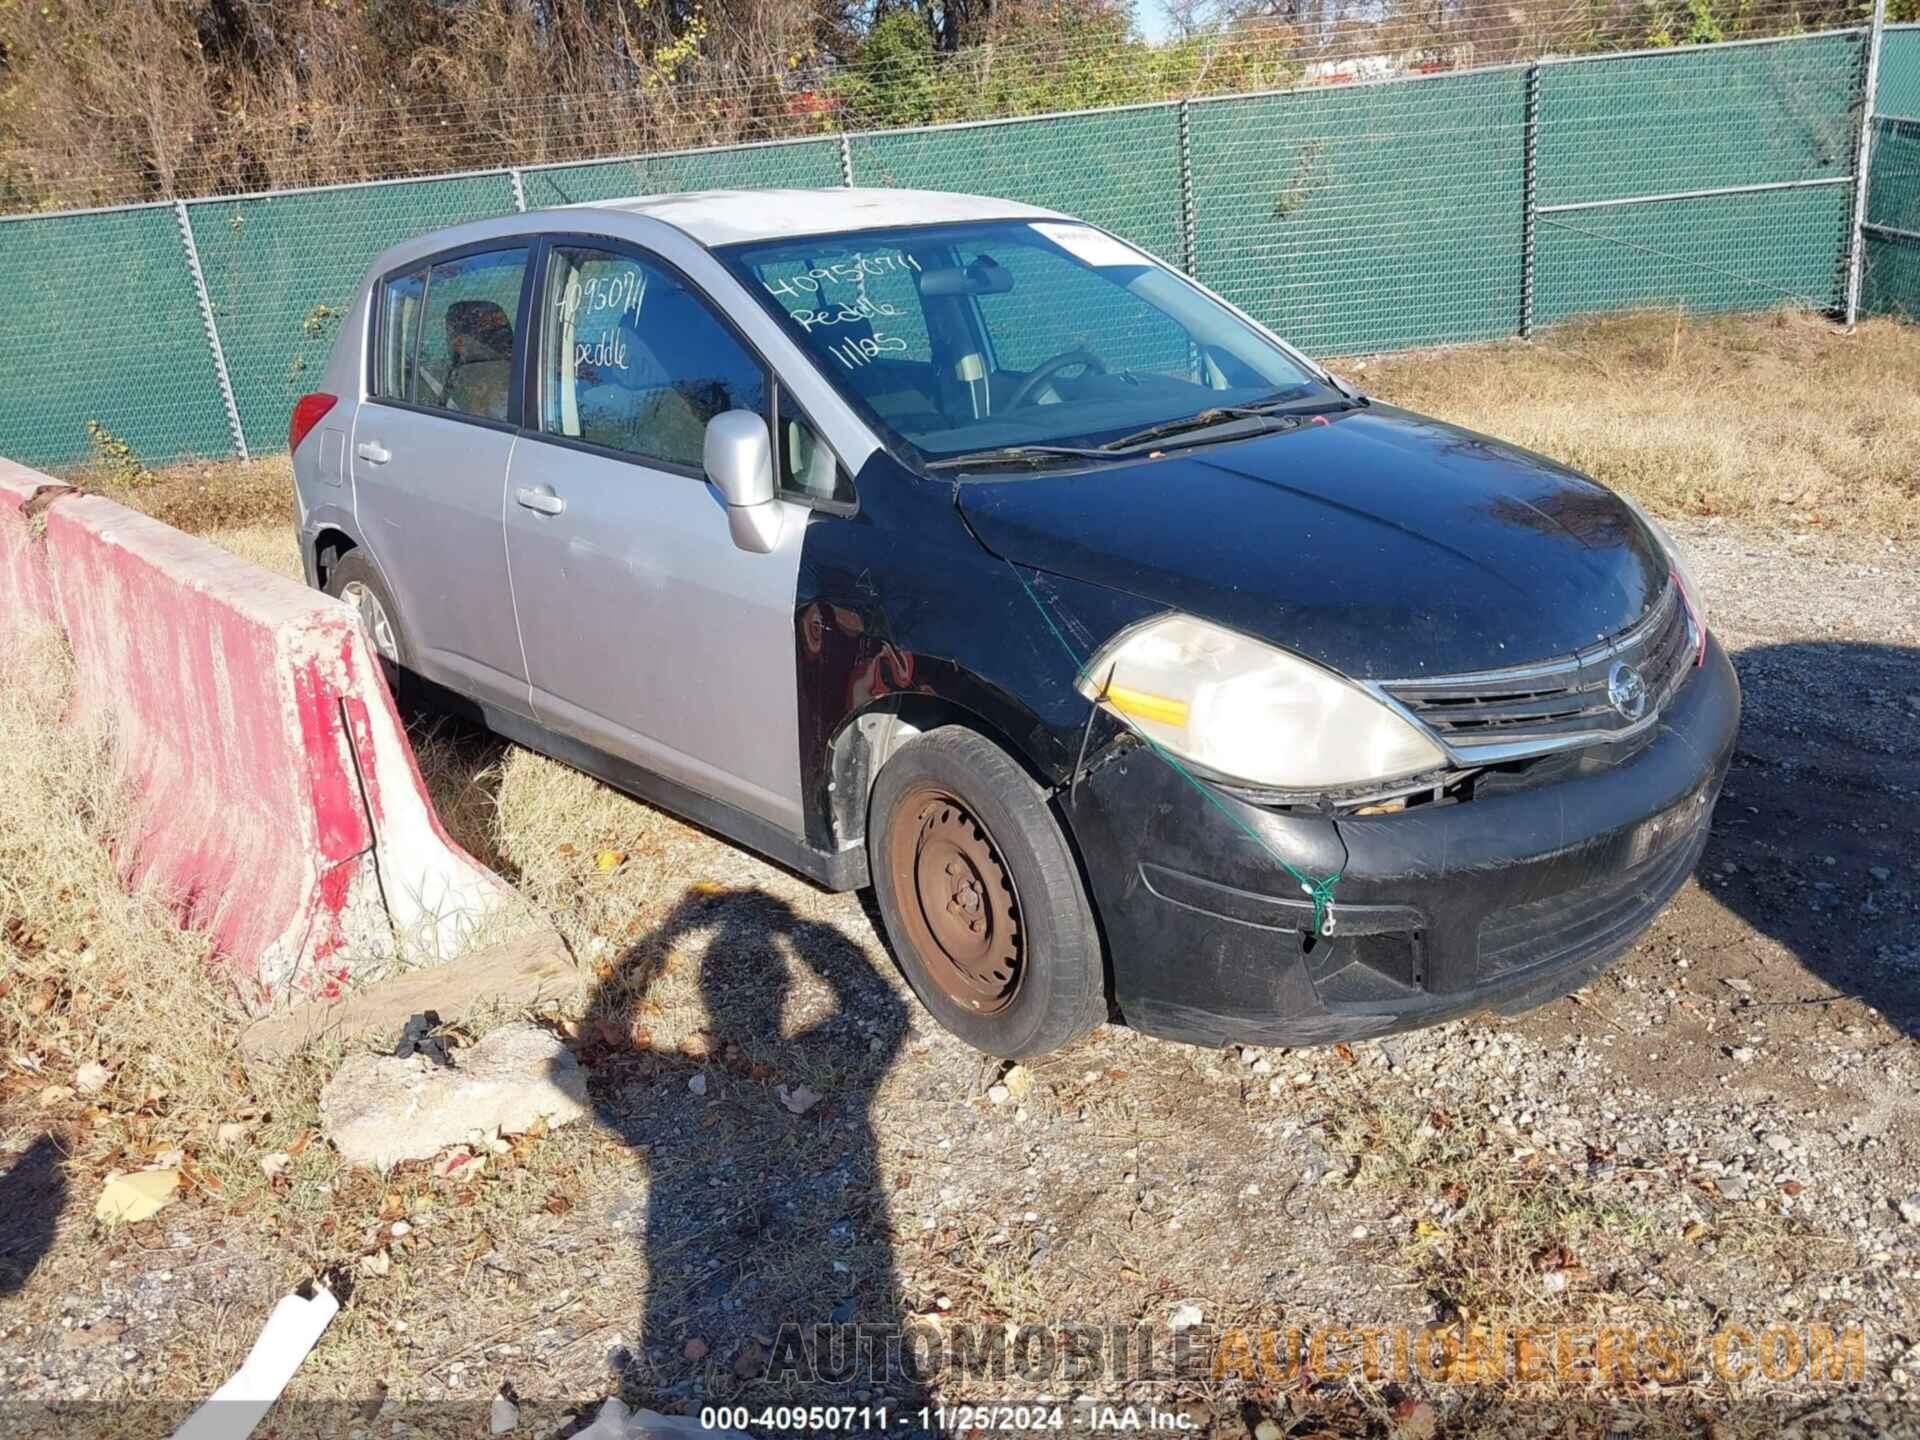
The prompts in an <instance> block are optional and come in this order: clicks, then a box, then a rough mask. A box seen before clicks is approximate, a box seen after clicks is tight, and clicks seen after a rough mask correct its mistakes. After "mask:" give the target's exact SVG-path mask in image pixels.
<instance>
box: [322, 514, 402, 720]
mask: <svg viewBox="0 0 1920 1440" xmlns="http://www.w3.org/2000/svg"><path fill="white" fill-rule="evenodd" d="M327 593H328V594H329V595H331V596H333V597H334V598H336V599H339V600H344V601H346V602H347V604H349V605H351V606H352V607H353V608H354V609H355V610H357V611H359V612H360V623H361V624H363V625H364V626H366V630H367V635H368V638H370V639H371V640H372V641H373V648H374V650H375V652H376V653H378V655H379V656H380V665H381V668H382V669H383V670H384V671H385V672H386V676H387V686H388V688H389V689H391V690H392V691H393V693H394V695H395V696H396V697H397V696H398V695H399V694H400V680H401V672H402V671H403V669H404V668H405V667H406V665H407V663H408V661H407V646H406V639H405V636H404V634H403V632H402V631H401V629H400V612H399V611H398V610H396V609H395V608H394V604H393V597H392V596H390V595H389V594H388V593H387V587H386V585H385V584H384V583H383V582H382V581H381V579H380V572H379V571H377V570H375V569H374V568H373V566H372V564H371V563H370V562H369V561H368V560H367V559H366V557H365V556H363V555H362V554H361V553H360V552H359V551H358V550H349V551H348V552H347V553H346V554H345V555H342V556H341V557H340V559H339V560H338V561H336V562H335V564H334V567H333V569H332V570H331V571H329V572H328V574H327Z"/></svg>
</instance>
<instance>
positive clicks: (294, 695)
mask: <svg viewBox="0 0 1920 1440" xmlns="http://www.w3.org/2000/svg"><path fill="white" fill-rule="evenodd" d="M17 469H18V467H10V472H17ZM24 473H26V474H28V475H31V474H32V472H24ZM35 478H36V479H38V480H39V481H41V482H42V483H44V482H45V477H35ZM9 479H10V475H9V474H0V484H6V483H8V481H9ZM18 488H19V487H18V484H17V483H15V484H14V486H13V489H9V490H7V491H5V492H4V498H3V499H0V507H3V508H5V509H6V510H7V511H8V512H9V516H8V517H0V594H4V595H7V596H9V597H11V596H12V595H15V594H22V595H24V594H29V593H33V592H34V587H35V586H39V587H40V589H39V591H38V592H37V593H39V594H40V595H41V596H42V597H43V598H44V599H46V600H48V601H50V606H49V608H50V609H51V611H52V612H54V613H56V614H57V616H58V618H59V620H60V622H61V623H62V625H63V627H64V629H65V631H66V635H67V639H68V642H69V644H70V645H71V647H72V649H73V655H74V697H73V716H72V718H73V720H74V722H75V723H82V724H85V723H93V722H95V721H105V722H107V723H108V724H110V725H111V727H112V732H113V738H114V752H113V753H114V756H115V763H116V765H117V766H118V767H119V770H120V773H121V776H122V778H123V780H124V781H125V783H126V784H127V786H128V788H129V791H130V794H131V795H132V797H133V801H134V823H133V830H132V833H131V834H129V835H127V836H126V837H124V842H123V843H124V847H125V848H124V852H123V854H122V857H121V858H122V861H123V863H124V866H125V868H126V869H127V871H128V873H129V876H130V878H132V879H135V880H138V881H148V882H152V883H154V884H156V885H157V886H158V887H159V888H160V889H161V890H162V891H163V892H164V893H166V894H167V895H168V896H169V897H171V898H172V899H174V900H175V901H176V903H177V904H178V906H179V908H180V911H181V913H182V914H183V916H184V917H185V919H186V920H187V921H188V923H190V924H193V925H197V926H202V927H204V928H206V929H208V930H209V931H211V932H212V934H213V936H214V939H215V943H216V947H217V950H218V953H219V955H220V956H221V959H222V963H223V964H224V965H225V967H226V969H227V971H228V973H229V974H230V976H231V978H232V980H233V982H234V985H235V987H236V989H237V990H238V991H239V994H240V996H241V999H242V1000H243V1001H244V1002H245V1003H246V1005H247V1007H248V1008H249V1009H250V1010H253V1011H255V1012H259V1011H262V1010H265V1009H267V1008H269V1007H271V1006H272V1005H273V1004H275V1003H276V1002H278V1001H281V1000H290V999H300V998H304V997H323V998H332V997H334V996H336V995H338V994H339V993H340V992H341V991H342V990H343V989H344V988H346V987H347V986H348V985H349V984H357V983H360V982H362V981H365V980H369V979H373V978H377V976H378V975H379V974H381V973H384V972H385V971H387V970H390V969H392V968H394V967H396V966H401V965H407V964H414V963H427V962H431V961H436V960H444V959H447V958H450V957H451V956H452V955H454V954H456V953H458V952H459V951H460V950H461V949H463V948H465V947H466V945H467V944H468V943H469V942H470V941H471V940H472V939H473V938H474V936H475V933H476V931H477V929H478V928H479V927H480V926H482V925H483V924H488V923H490V922H492V921H494V920H495V918H496V917H497V916H498V914H499V912H500V911H501V910H502V909H503V907H505V906H508V905H510V904H511V903H513V902H512V892H511V891H509V890H508V889H507V887H506V886H505V885H504V884H503V883H502V882H501V881H500V880H499V879H498V877H496V876H495V875H493V873H492V872H491V871H489V870H487V869H485V868H484V867H483V866H481V865H480V864H478V863H477V862H476V861H474V860H473V859H472V858H471V857H469V856H468V855H467V854H466V853H465V852H464V851H462V850H461V849H460V848H459V847H458V846H456V845H455V844H454V843H453V842H452V841H451V840H450V839H449V838H448V837H447V835H446V833H445V831H444V830H443V829H442V828H441V826H440V823H439V820H438V818H437V817H436V816H435V815H434V813H433V807H432V804H431V802H430V801H429V800H428V798H427V794H426V790H425V787H424V786H423V785H422V783H421V780H420V775H419V770H418V768H417V766H416V765H415V764H414V758H413V752H412V747H411V746H410V745H409V744H408V743H407V739H406V732H405V730H404V728H403V727H402V725H401V723H400V720H399V716H398V715H397V713H396V712H395V710H394V707H393V701H392V697H391V695H390V694H389V692H388V690H387V686H386V681H385V678H384V677H383V675H382V674H381V672H380V668H379V662H378V659H377V657H376V656H375V654H374V651H373V648H372V646H371V644H370V643H369V642H368V640H367V638H366V635H365V632H364V631H363V630H362V629H361V627H360V622H359V619H358V617H357V615H356V614H355V613H354V612H353V611H352V610H351V609H350V608H348V607H347V606H345V605H343V604H341V603H340V602H339V601H337V600H334V599H331V598H330V597H328V596H325V595H321V594H319V593H317V592H315V591H312V590H308V589H307V588H305V587H304V586H302V585H300V584H298V583H296V582H294V581H292V580H288V579H285V578H283V577H281V576H278V575H274V574H271V573H270V572H268V571H265V570H262V569H260V568H259V567H258V566H255V565H250V564H248V563H247V562H245V561H243V560H241V559H239V558H238V557H236V556H233V555H229V554H228V553H226V552H225V551H223V550H220V549H218V548H217V547H215V546H212V545H209V544H207V543H206V542H204V541H201V540H197V539H195V538H193V537H192V536H189V535H185V534H182V533H181V532H180V531H178V530H175V529H173V528H171V527H170V526H167V525H163V524H161V523H160V522H159V521H157V520H153V519H151V518H149V517H147V516H144V515H140V514H137V513H135V512H133V511H131V510H128V509H126V508H125V507H124V506H120V505H116V504H114V503H113V502H111V501H108V500H106V499H103V498H101V497H99V496H95V495H85V494H78V493H75V494H70V495H67V496H64V497H62V498H60V499H59V500H58V501H56V502H55V503H54V504H52V505H51V506H50V507H48V508H47V510H46V512H45V515H44V521H43V523H44V525H45V535H44V540H35V539H34V537H32V536H31V535H30V534H28V533H27V531H26V529H25V528H24V527H16V524H15V522H16V521H18V519H19V516H18V511H17V509H16V508H15V506H14V505H13V504H11V503H6V502H11V501H12V499H13V494H14V490H17V489H18ZM16 528H19V531H20V534H21V536H22V537H24V549H23V548H22V546H21V545H20V544H17V543H16V542H15V541H14V540H13V539H12V538H10V537H11V536H12V535H13V533H14V531H15V529H16ZM32 566H38V567H39V568H38V570H37V572H36V571H33V570H32V569H31V568H30V567H32ZM36 575H37V577H38V578H35V576H36Z"/></svg>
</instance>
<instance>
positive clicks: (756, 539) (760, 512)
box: [702, 410, 781, 555]
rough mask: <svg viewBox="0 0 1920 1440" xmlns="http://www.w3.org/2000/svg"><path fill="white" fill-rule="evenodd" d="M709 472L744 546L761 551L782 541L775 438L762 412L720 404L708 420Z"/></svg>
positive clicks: (729, 523)
mask: <svg viewBox="0 0 1920 1440" xmlns="http://www.w3.org/2000/svg"><path fill="white" fill-rule="evenodd" d="M702 458H703V460H704V461H705V464H706V471H707V478H708V479H709V480H711V481H712V482H713V486H714V489H716V490H718V491H719V492H720V498H721V499H722V500H725V501H726V502H727V528H728V529H729V530H730V531H731V532H732V533H733V543H734V544H736V545H738V546H739V547H740V548H741V549H742V550H752V551H754V552H756V553H758V554H761V555H764V554H766V553H767V552H768V551H769V550H771V549H773V547H774V546H775V545H777V544H779V543H780V519H781V509H780V505H779V503H778V502H777V501H776V500H775V499H774V493H773V444H772V442H771V441H770V440H769V439H768V437H767V422H766V418H765V417H764V416H760V415H756V414H754V413H753V412H752V411H751V410H723V411H721V413H720V414H718V415H716V416H714V417H713V419H711V420H709V421H708V422H707V440H706V446H705V450H704V453H703V456H702Z"/></svg>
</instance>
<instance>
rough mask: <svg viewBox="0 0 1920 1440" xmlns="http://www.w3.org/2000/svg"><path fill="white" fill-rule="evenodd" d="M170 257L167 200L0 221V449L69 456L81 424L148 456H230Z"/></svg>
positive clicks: (196, 327) (177, 261)
mask: <svg viewBox="0 0 1920 1440" xmlns="http://www.w3.org/2000/svg"><path fill="white" fill-rule="evenodd" d="M181 255H182V249H181V244H180V230H179V226H178V224H177V223H176V222H175V220H174V210H173V207H172V206H170V205H151V206H146V207H144V208H141V209H138V210H115V211H107V212H104V213H99V214H84V215H62V216H51V217H48V218H46V219H39V220H31V221H18V222H14V223H11V224H7V225H4V226H0V347H4V348H0V356H4V359H0V377H3V378H0V396H3V397H4V398H0V455H6V456H9V457H11V458H15V459H19V460H24V461H27V462H28V463H33V462H36V461H38V462H48V461H61V460H71V459H73V458H74V457H75V456H77V455H81V454H84V453H85V452H86V449H87V422H88V421H89V420H97V421H98V422H99V423H100V424H101V425H103V426H105V427H106V428H107V429H108V430H109V431H110V432H112V433H113V434H114V435H115V436H117V437H118V438H120V439H121V440H124V441H125V442H126V443H127V444H129V445H131V446H132V447H133V449H134V452H135V453H136V454H138V455H140V456H143V457H147V458H152V457H155V456H167V455H230V454H232V453H233V441H232V438H231V436H230V435H229V434H228V432H227V422H226V411H225V409H224V408H223V407H222V405H221V401H220V389H219V386H218V384H217V383H216V382H215V379H214V372H213V364H212V360H211V358H210V355H209V352H208V349H207V332H206V329H205V327H204V326H203V325H202V324H201V322H200V310H199V305H198V302H197V301H196V300H195V297H194V292H193V282H192V279H191V278H190V275H189V272H188V270H187V267H186V265H185V263H184V261H183V260H182V258H181ZM283 443H284V442H283Z"/></svg>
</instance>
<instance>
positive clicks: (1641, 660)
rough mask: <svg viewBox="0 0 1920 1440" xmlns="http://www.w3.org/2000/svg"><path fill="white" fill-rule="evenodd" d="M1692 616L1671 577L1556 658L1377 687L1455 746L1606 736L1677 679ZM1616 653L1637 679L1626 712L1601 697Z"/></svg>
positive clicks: (1689, 653)
mask: <svg viewBox="0 0 1920 1440" xmlns="http://www.w3.org/2000/svg"><path fill="white" fill-rule="evenodd" d="M1693 652H1694V637H1693V623H1692V620H1691V617H1690V616H1689V615H1688V613H1687V607H1686V605H1685V604H1684V603H1683V602H1682V600H1681V598H1680V592H1679V587H1678V586H1676V585H1675V584H1674V583H1673V582H1672V581H1669V582H1668V583H1667V587H1666V589H1665V591H1663V592H1662V594H1661V596H1660V598H1659V599H1658V600H1657V601H1655V602H1654V607H1653V610H1652V612H1651V613H1650V614H1648V615H1647V616H1646V617H1645V618H1644V619H1642V620H1641V621H1639V622H1638V623H1637V624H1635V625H1634V626H1633V627H1632V628H1631V629H1628V630H1625V631H1622V632H1621V633H1620V634H1619V635H1617V636H1615V637H1614V638H1613V639H1611V640H1605V641H1602V642H1600V643H1599V644H1597V645H1593V646H1590V647H1588V648H1587V649H1585V650H1580V651H1577V652H1576V653H1574V654H1572V655H1568V656H1563V657H1561V658H1560V659H1557V660H1546V661H1541V662H1538V663H1536V664H1530V665H1517V666H1514V667H1512V668H1510V669H1504V670H1483V671H1478V672H1476V673H1473V674H1466V675H1438V676H1434V677H1432V678H1431V679H1426V678H1423V679H1418V680H1387V681H1383V682H1381V685H1380V688H1381V689H1382V690H1383V691H1385V692H1386V693H1387V694H1388V695H1390V696H1392V697H1393V698H1394V699H1395V700H1397V701H1399V702H1400V704H1401V705H1403V706H1404V707H1405V708H1406V709H1407V711H1408V712H1409V713H1410V714H1412V715H1414V716H1415V717H1417V718H1418V719H1419V720H1421V721H1422V722H1424V723H1425V724H1426V725H1427V726H1428V727H1429V728H1430V729H1431V730H1432V731H1433V732H1434V734H1436V735H1437V736H1439V737H1440V739H1441V740H1442V741H1444V742H1445V743H1446V744H1447V745H1449V746H1452V747H1453V748H1454V749H1455V750H1456V751H1459V752H1462V753H1464V754H1470V755H1476V756H1481V757H1482V758H1484V755H1483V752H1485V751H1492V750H1493V749H1494V748H1495V747H1498V749H1499V750H1502V751H1505V750H1509V749H1513V750H1516V751H1517V750H1524V749H1527V748H1556V747H1557V746H1559V745H1565V744H1577V743H1582V742H1586V741H1604V740H1609V739H1616V738H1619V737H1621V736H1624V735H1626V734H1630V733H1632V732H1634V731H1637V730H1639V729H1641V728H1643V727H1644V726H1646V725H1647V724H1649V723H1650V722H1651V721H1652V719H1653V717H1655V716H1656V715H1658V714H1659V713H1660V711H1661V710H1662V709H1663V708H1664V707H1665V705H1666V703H1667V700H1668V699H1669V698H1670V697H1671V696H1672V694H1673V692H1674V691H1675V690H1676V689H1678V688H1679V686H1680V683H1681V681H1683V680H1684V679H1685V678H1686V675H1687V669H1688V667H1689V665H1690V664H1691V662H1692V659H1693ZM1622 662H1625V663H1626V664H1628V665H1631V666H1633V667H1634V668H1635V669H1636V670H1638V671H1639V673H1640V678H1641V680H1642V682H1643V683H1644V684H1645V686H1646V709H1645V711H1644V712H1643V713H1642V714H1641V715H1640V716H1639V717H1638V718H1629V717H1628V716H1627V715H1625V714H1623V713H1622V712H1621V711H1620V710H1619V709H1617V708H1615V706H1614V704H1613V702H1612V701H1611V700H1610V699H1609V698H1608V694H1607V686H1608V681H1609V677H1610V676H1611V675H1612V674H1613V671H1614V667H1615V666H1617V665H1619V664H1620V663H1622Z"/></svg>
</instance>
